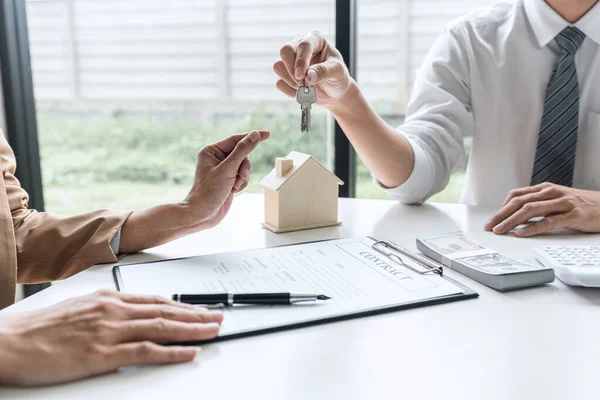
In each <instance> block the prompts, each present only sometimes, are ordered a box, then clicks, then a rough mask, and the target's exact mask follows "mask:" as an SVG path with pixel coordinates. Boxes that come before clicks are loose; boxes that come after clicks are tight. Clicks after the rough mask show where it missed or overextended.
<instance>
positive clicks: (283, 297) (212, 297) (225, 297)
mask: <svg viewBox="0 0 600 400" xmlns="http://www.w3.org/2000/svg"><path fill="white" fill-rule="evenodd" d="M172 298H173V300H175V301H179V302H181V303H187V304H225V305H226V306H232V305H234V304H263V305H290V304H296V303H306V302H316V301H317V300H329V299H330V298H331V297H329V296H325V295H324V294H295V293H239V294H238V293H216V294H174V295H173V296H172Z"/></svg>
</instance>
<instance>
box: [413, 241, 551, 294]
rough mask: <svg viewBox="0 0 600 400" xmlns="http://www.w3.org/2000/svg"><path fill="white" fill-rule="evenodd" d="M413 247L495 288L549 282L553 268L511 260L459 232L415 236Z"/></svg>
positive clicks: (512, 287)
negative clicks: (434, 235)
mask: <svg viewBox="0 0 600 400" xmlns="http://www.w3.org/2000/svg"><path fill="white" fill-rule="evenodd" d="M417 248H418V249H419V251H421V253H423V254H425V255H426V256H427V257H429V258H431V259H433V260H435V261H437V262H439V263H441V264H443V265H445V266H446V267H448V268H450V269H453V270H456V271H457V272H460V273H461V274H463V275H465V276H468V277H469V278H471V279H473V280H475V281H477V282H479V283H482V284H484V285H486V286H489V287H492V288H494V289H497V290H511V289H519V288H524V287H530V286H537V285H541V284H544V283H549V282H552V281H553V280H554V270H553V269H552V268H547V267H544V266H540V265H535V264H528V263H524V262H521V261H519V260H515V259H512V258H510V257H507V256H505V255H502V254H500V253H498V252H497V251H494V250H492V249H488V248H485V247H483V246H481V245H479V244H476V243H474V242H473V241H471V240H469V239H467V238H466V237H465V236H464V235H463V233H462V232H452V233H447V234H445V235H441V236H436V237H430V238H417Z"/></svg>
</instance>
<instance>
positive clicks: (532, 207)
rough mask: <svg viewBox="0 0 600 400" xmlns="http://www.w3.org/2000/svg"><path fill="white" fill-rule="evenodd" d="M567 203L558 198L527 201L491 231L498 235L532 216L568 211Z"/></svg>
mask: <svg viewBox="0 0 600 400" xmlns="http://www.w3.org/2000/svg"><path fill="white" fill-rule="evenodd" d="M568 209H569V208H568V205H567V204H565V202H563V201H561V200H560V199H554V200H546V201H537V202H534V203H527V204H525V205H524V206H523V207H522V208H521V209H519V210H518V211H517V212H515V213H514V214H512V215H511V216H509V217H508V218H506V219H505V220H503V221H502V222H501V223H500V224H498V225H497V226H495V227H494V229H493V232H494V233H497V234H499V235H502V234H505V233H507V232H510V231H511V230H513V229H514V228H516V227H517V226H519V225H521V224H524V223H526V222H527V221H529V220H530V219H531V218H533V217H542V216H547V215H551V214H558V213H562V212H565V211H568Z"/></svg>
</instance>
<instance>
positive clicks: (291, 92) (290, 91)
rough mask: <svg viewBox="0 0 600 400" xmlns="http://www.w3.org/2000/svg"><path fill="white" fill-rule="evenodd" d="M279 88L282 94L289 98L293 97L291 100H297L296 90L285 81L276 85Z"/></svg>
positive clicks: (280, 81)
mask: <svg viewBox="0 0 600 400" xmlns="http://www.w3.org/2000/svg"><path fill="white" fill-rule="evenodd" d="M275 86H277V89H278V90H279V91H280V92H282V93H283V94H285V95H286V96H287V97H291V98H295V97H296V90H297V87H296V89H294V88H292V87H290V86H289V85H288V84H287V83H286V82H285V81H283V80H282V79H280V80H278V81H277V84H276V85H275Z"/></svg>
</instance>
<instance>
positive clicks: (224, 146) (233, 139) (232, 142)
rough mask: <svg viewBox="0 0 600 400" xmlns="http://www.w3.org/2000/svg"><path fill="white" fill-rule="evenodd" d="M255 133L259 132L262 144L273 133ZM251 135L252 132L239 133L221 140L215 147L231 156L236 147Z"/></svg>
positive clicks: (260, 131)
mask: <svg viewBox="0 0 600 400" xmlns="http://www.w3.org/2000/svg"><path fill="white" fill-rule="evenodd" d="M253 132H258V133H259V136H260V141H261V142H262V141H263V140H267V139H268V138H269V136H271V133H270V132H269V131H265V130H257V131H253ZM250 133H252V132H248V133H238V134H235V135H231V136H229V137H227V138H225V139H223V140H220V141H218V142H216V143H214V144H213V146H216V147H217V148H218V149H219V150H221V151H222V152H223V153H225V154H229V153H231V152H232V151H233V150H234V149H235V147H236V146H237V144H238V143H239V142H240V141H241V140H242V139H244V138H245V137H246V136H248V135H249V134H250Z"/></svg>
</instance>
